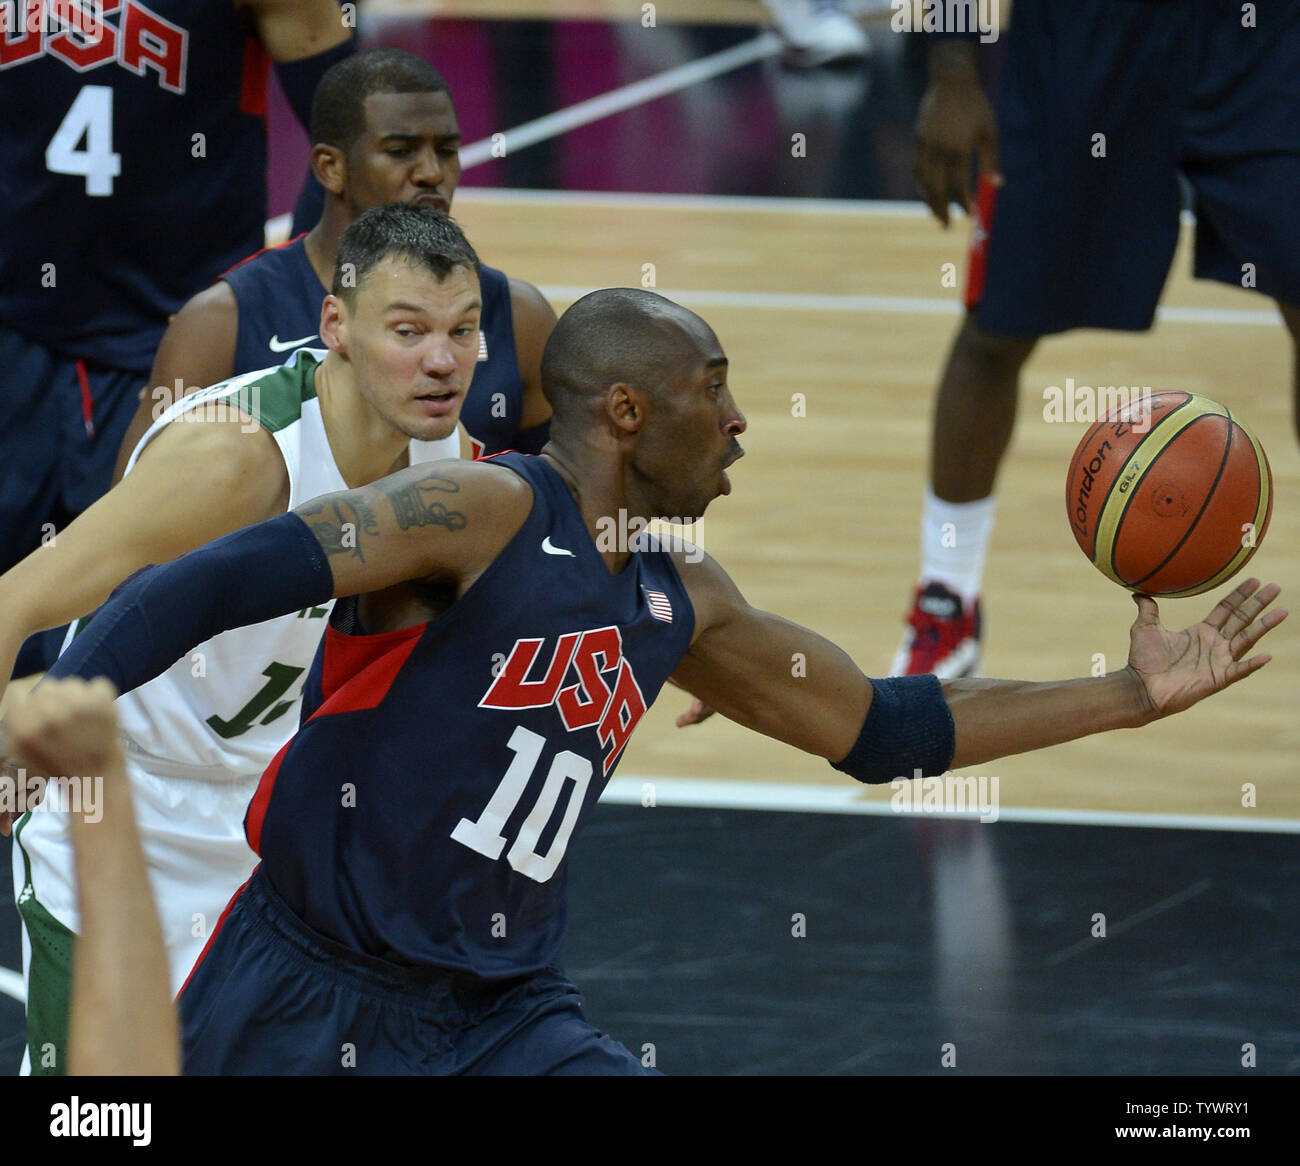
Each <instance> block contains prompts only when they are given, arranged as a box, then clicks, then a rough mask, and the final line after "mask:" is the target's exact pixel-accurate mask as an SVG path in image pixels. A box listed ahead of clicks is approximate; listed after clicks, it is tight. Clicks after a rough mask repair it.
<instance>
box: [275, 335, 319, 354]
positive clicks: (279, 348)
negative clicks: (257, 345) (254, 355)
mask: <svg viewBox="0 0 1300 1166" xmlns="http://www.w3.org/2000/svg"><path fill="white" fill-rule="evenodd" d="M315 339H316V333H315V332H310V333H308V334H307V335H306V336H304V337H303V338H302V339H301V340H281V339H280V335H279V333H276V335H274V336H272V337H271V339H270V340H268V341H267V342H266V346H267V348H269V349H270V350H271V351H272V352H288V351H289V349H291V348H301V347H302V346H303V345H304V344H306V343H307V341H308V340H315Z"/></svg>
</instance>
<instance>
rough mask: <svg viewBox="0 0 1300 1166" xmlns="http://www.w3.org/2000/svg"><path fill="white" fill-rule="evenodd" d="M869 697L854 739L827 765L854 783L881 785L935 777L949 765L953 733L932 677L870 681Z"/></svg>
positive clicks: (945, 704) (945, 705)
mask: <svg viewBox="0 0 1300 1166" xmlns="http://www.w3.org/2000/svg"><path fill="white" fill-rule="evenodd" d="M871 687H872V689H873V691H874V696H873V697H872V700H871V708H870V709H868V710H867V717H866V720H864V721H863V722H862V731H861V732H860V733H859V734H858V739H857V741H855V742H854V744H853V748H852V749H850V750H849V755H848V756H847V757H845V758H844V760H843V761H838V762H836V761H832V762H831V766H832V768H834V769H838V770H839V771H840V772H841V773H847V774H848V775H849V776H850V777H853V778H856V779H857V780H858V781H862V782H867V783H870V784H877V785H878V784H882V783H884V782H888V781H893V780H894V779H895V778H899V777H902V778H911V777H915V776H916V773H915V771H916V770H918V769H919V770H920V771H921V776H922V777H938V776H939V775H940V774H941V773H946V772H947V770H948V767H949V766H950V765H951V764H952V758H953V754H954V752H955V751H956V748H957V731H956V728H955V726H954V725H953V723H952V712H951V711H950V710H949V708H948V702H947V701H946V700H945V699H944V696H943V687H942V686H941V685H940V683H939V680H938V677H935V676H899V677H892V678H890V679H888V680H872V681H871Z"/></svg>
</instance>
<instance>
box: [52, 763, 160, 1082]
mask: <svg viewBox="0 0 1300 1166" xmlns="http://www.w3.org/2000/svg"><path fill="white" fill-rule="evenodd" d="M105 770H106V772H105V773H104V774H103V775H102V778H103V788H102V793H101V798H100V804H99V806H98V814H97V815H96V816H92V817H90V820H89V821H88V820H86V819H87V815H85V814H78V813H74V814H72V838H73V844H74V848H75V855H76V872H77V893H78V901H79V904H80V917H81V933H80V935H79V937H78V939H77V946H76V952H75V955H74V957H73V977H72V1006H71V1016H70V1019H69V1041H68V1071H69V1073H71V1074H73V1075H76V1076H81V1075H102V1074H112V1075H150V1076H156V1075H162V1074H175V1073H178V1072H179V1071H180V1034H179V1028H178V1025H177V1020H176V1010H175V1008H174V1007H173V1005H172V1001H171V988H170V983H169V977H168V971H167V957H166V952H165V948H164V945H163V937H162V929H161V927H160V926H159V923H158V914H157V911H156V909H155V906H154V902H153V896H152V894H151V893H150V890H149V880H148V877H147V875H146V872H145V861H144V854H143V852H142V851H141V848H140V837H139V834H138V832H137V829H136V825H135V817H134V814H133V807H132V802H131V790H130V786H129V785H128V784H127V779H126V773H125V771H124V765H123V761H122V755H121V752H120V751H118V752H117V754H116V756H115V757H114V758H113V760H112V761H111V762H110V764H109V765H107V766H105ZM84 780H90V779H84Z"/></svg>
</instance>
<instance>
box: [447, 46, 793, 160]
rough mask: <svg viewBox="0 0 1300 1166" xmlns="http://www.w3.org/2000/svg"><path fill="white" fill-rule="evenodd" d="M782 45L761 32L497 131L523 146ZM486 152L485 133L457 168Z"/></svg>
mask: <svg viewBox="0 0 1300 1166" xmlns="http://www.w3.org/2000/svg"><path fill="white" fill-rule="evenodd" d="M782 48H783V45H782V43H781V38H780V37H778V36H777V35H776V33H774V32H764V33H760V34H759V35H758V36H756V37H754V38H753V39H752V40H747V41H744V42H743V43H741V44H738V45H736V46H734V47H733V48H729V49H723V51H722V52H720V53H713V54H711V55H710V56H707V57H701V58H700V59H699V60H698V61H687V62H686V64H684V65H678V66H676V67H675V68H672V69H668V70H666V71H665V72H663V73H656V74H655V75H654V76H653V77H647V78H645V79H644V80H642V81H633V82H632V83H631V84H630V85H620V86H619V87H618V88H617V89H611V90H610V91H609V92H608V93H601V94H598V95H597V96H596V97H591V98H588V99H587V100H586V101H579V102H578V103H577V104H576V105H569V106H566V107H565V108H564V109H560V110H557V111H556V112H555V113H548V114H547V115H546V116H545V117H539V118H537V119H536V120H534V121H526V122H524V123H523V124H522V125H519V126H516V127H515V128H514V129H511V130H506V131H505V132H504V133H503V134H502V137H503V138H504V139H505V151H506V152H507V153H508V152H510V151H512V150H513V151H518V150H522V149H525V148H526V147H528V146H533V145H536V144H537V143H538V142H544V141H546V140H547V139H548V138H554V137H558V136H559V135H560V134H564V133H568V132H569V131H570V130H574V129H577V128H578V127H579V126H585V125H589V124H590V123H591V122H594V121H600V120H601V119H602V118H606V117H609V116H610V115H611V114H615V113H622V112H623V111H624V110H627V109H632V108H633V107H634V106H637V105H644V104H645V103H646V102H648V101H654V100H655V99H656V98H659V97H664V96H666V95H667V94H669V93H676V92H677V90H679V89H685V88H687V87H688V86H690V85H698V84H699V83H700V82H701V81H707V80H709V78H711V77H717V76H719V75H720V74H722V73H729V72H731V71H732V70H733V69H739V68H742V67H743V66H745V65H752V64H753V63H754V62H755V61H761V60H763V59H764V58H765V57H774V56H776V55H777V54H778V53H779V52H781V50H782ZM491 158H492V139H491V138H484V139H482V140H480V141H477V142H471V143H470V144H469V145H468V146H464V147H462V149H461V151H460V164H461V169H463V170H464V169H468V168H469V167H471V166H478V165H480V164H481V163H483V162H487V161H490V160H491Z"/></svg>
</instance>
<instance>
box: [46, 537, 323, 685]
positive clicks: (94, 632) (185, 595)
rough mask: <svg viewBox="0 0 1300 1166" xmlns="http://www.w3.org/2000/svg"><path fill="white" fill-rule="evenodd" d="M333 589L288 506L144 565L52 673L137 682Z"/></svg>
mask: <svg viewBox="0 0 1300 1166" xmlns="http://www.w3.org/2000/svg"><path fill="white" fill-rule="evenodd" d="M333 595H334V575H333V572H332V571H331V570H330V565H329V559H328V558H327V557H326V554H325V552H324V550H322V549H321V545H320V543H318V542H317V541H316V538H315V536H314V535H313V534H312V533H311V529H310V528H309V527H308V526H307V524H306V523H305V522H303V520H302V519H301V518H299V517H298V515H296V514H294V513H293V512H292V511H291V512H290V513H288V514H282V515H281V516H280V517H279V518H272V519H270V520H269V521H268V522H260V523H258V524H257V525H256V526H249V527H245V528H244V529H243V530H237V531H235V532H234V533H233V534H228V535H226V536H225V537H224V538H219V539H217V540H216V541H215V542H210V543H208V544H207V546H204V547H200V548H199V549H198V550H195V551H191V552H190V553H189V554H188V555H182V556H181V557H180V558H179V559H176V560H174V561H172V562H170V563H166V564H164V565H163V566H158V567H148V568H146V569H145V570H143V571H141V572H139V573H137V575H136V576H135V577H134V578H133V579H132V580H131V581H130V582H128V583H127V584H126V585H125V586H124V587H122V588H121V590H120V591H118V592H117V593H116V594H115V595H114V596H113V598H112V599H110V600H109V601H108V602H107V603H105V604H104V606H103V607H101V608H100V609H99V611H98V612H97V613H96V614H95V616H94V618H93V619H91V621H90V623H89V624H88V625H87V627H86V630H85V631H83V632H82V633H81V634H80V635H78V636H77V638H76V639H75V640H73V641H72V643H71V644H69V645H68V650H67V651H66V652H64V653H63V655H62V656H60V657H59V658H58V660H56V661H55V662H54V665H53V666H52V667H51V668H50V670H49V672H48V673H47V674H46V675H48V676H53V677H56V678H58V677H64V676H79V677H81V678H82V679H83V680H91V679H93V678H94V677H96V676H105V677H107V678H108V679H109V680H111V681H112V682H113V684H114V686H115V687H116V688H117V690H118V692H130V691H131V689H133V688H138V687H139V686H140V685H142V684H144V683H146V682H147V681H149V680H152V679H153V678H154V677H155V676H158V675H160V674H161V673H163V672H165V671H166V670H167V669H168V668H170V667H171V666H172V665H173V664H174V663H175V662H176V661H177V660H179V659H180V658H181V657H182V656H184V655H185V653H186V652H188V651H189V650H190V649H191V648H194V647H195V646H197V645H198V644H201V643H203V642H204V641H205V640H209V639H211V638H212V637H213V636H215V635H218V634H220V633H221V632H224V631H229V630H230V629H232V628H240V627H245V626H247V625H248V624H255V623H261V622H263V621H264V620H268V619H274V618H275V617H276V616H280V615H288V614H289V613H290V612H292V611H301V610H302V609H303V608H305V607H313V606H316V605H319V604H322V603H324V602H326V601H327V600H328V599H330V598H332V597H333Z"/></svg>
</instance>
